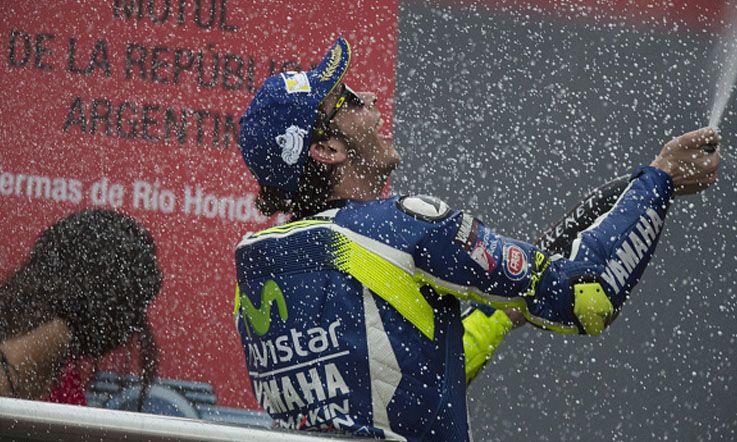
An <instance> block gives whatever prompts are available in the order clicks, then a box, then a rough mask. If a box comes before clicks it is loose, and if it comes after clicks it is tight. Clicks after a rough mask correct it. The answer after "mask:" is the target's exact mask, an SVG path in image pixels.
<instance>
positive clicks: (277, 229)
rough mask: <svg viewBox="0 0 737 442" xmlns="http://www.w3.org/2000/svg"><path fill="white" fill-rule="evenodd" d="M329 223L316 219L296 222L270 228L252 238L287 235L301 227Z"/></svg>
mask: <svg viewBox="0 0 737 442" xmlns="http://www.w3.org/2000/svg"><path fill="white" fill-rule="evenodd" d="M329 223H330V222H329V221H322V220H314V219H308V220H302V221H295V222H293V223H289V224H284V225H281V226H275V227H270V228H268V229H266V230H261V231H260V232H256V233H254V234H252V235H251V236H261V235H268V234H270V233H287V232H290V231H292V230H294V229H298V228H300V227H307V226H314V225H317V224H329Z"/></svg>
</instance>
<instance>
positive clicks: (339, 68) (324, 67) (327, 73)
mask: <svg viewBox="0 0 737 442" xmlns="http://www.w3.org/2000/svg"><path fill="white" fill-rule="evenodd" d="M350 64H351V45H349V44H348V41H346V39H345V38H343V37H338V39H337V40H336V41H335V43H334V44H333V46H332V47H331V48H330V49H329V50H328V52H327V54H325V57H324V58H323V59H322V61H321V62H320V64H319V65H317V67H316V68H315V69H313V70H311V71H309V72H308V73H307V75H308V76H309V77H310V83H311V84H312V85H313V86H314V91H315V95H316V97H317V98H318V99H319V100H320V101H322V100H324V99H325V97H327V96H328V95H329V94H330V92H332V91H333V89H335V87H336V86H337V85H338V84H340V82H341V80H343V77H344V76H345V74H346V72H348V66H349V65H350Z"/></svg>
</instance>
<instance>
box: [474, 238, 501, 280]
mask: <svg viewBox="0 0 737 442" xmlns="http://www.w3.org/2000/svg"><path fill="white" fill-rule="evenodd" d="M495 248H496V243H495V242H494V243H492V244H491V246H487V245H486V243H484V241H482V240H480V239H479V240H476V245H475V246H474V247H473V250H471V251H470V252H469V256H471V259H473V260H474V261H475V262H476V264H478V265H480V266H481V268H482V269H484V271H486V272H487V273H488V272H491V271H492V270H494V269H495V268H496V259H494V249H495Z"/></svg>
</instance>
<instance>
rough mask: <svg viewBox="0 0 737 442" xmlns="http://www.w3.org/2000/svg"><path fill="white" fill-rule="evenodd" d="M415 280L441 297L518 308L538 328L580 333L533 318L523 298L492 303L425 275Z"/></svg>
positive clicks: (471, 292)
mask: <svg viewBox="0 0 737 442" xmlns="http://www.w3.org/2000/svg"><path fill="white" fill-rule="evenodd" d="M415 280H416V281H418V283H420V284H423V285H425V284H426V285H429V286H430V287H432V288H433V290H435V291H436V292H437V293H439V294H441V295H452V296H455V297H456V298H459V299H463V300H470V301H473V302H476V303H478V304H485V305H489V306H492V307H494V308H495V309H497V310H504V309H507V308H511V307H513V308H516V309H518V310H520V311H521V312H522V314H524V316H525V319H526V320H527V322H529V323H531V324H535V325H536V326H538V327H542V328H545V329H548V330H551V331H554V332H556V333H561V334H574V333H578V328H577V327H576V326H565V325H561V324H557V323H555V322H552V321H546V320H544V319H541V318H536V317H534V316H532V315H531V314H530V312H529V310H527V302H525V300H524V299H522V298H510V299H508V300H505V301H492V300H490V299H488V298H485V297H483V296H482V295H480V294H479V293H476V292H474V291H471V290H469V291H468V292H460V291H457V290H453V289H451V288H449V287H445V286H443V285H440V284H438V282H436V281H435V280H432V279H430V278H428V277H427V276H425V275H424V274H416V275H415Z"/></svg>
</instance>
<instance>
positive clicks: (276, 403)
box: [235, 167, 673, 440]
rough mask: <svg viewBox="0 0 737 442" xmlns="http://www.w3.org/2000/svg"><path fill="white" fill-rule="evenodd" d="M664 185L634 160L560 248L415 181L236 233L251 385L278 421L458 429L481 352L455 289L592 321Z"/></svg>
mask: <svg viewBox="0 0 737 442" xmlns="http://www.w3.org/2000/svg"><path fill="white" fill-rule="evenodd" d="M672 192H673V185H672V181H671V179H670V177H669V176H668V175H667V174H665V173H664V172H662V171H660V170H658V169H655V168H651V167H644V168H639V169H638V170H637V171H635V173H633V176H632V180H631V182H630V185H629V186H628V187H627V189H626V190H625V191H624V193H623V194H622V196H621V197H620V198H619V200H618V201H617V203H616V204H615V205H614V207H613V208H612V209H611V210H610V211H609V212H607V213H606V214H604V215H602V216H601V217H599V218H598V219H597V220H596V221H595V222H594V223H593V224H592V225H591V226H590V227H589V228H588V229H586V230H584V231H583V232H581V234H579V236H578V238H577V239H576V240H575V241H574V243H573V247H572V251H571V254H570V256H569V257H568V258H564V257H562V256H560V255H557V254H553V255H551V254H549V253H547V252H546V251H544V250H540V249H539V248H537V247H535V246H533V245H530V244H527V243H524V242H521V241H516V240H513V239H510V238H506V237H504V236H501V235H497V234H496V233H495V232H494V231H493V230H492V229H491V228H490V227H488V226H486V225H484V224H483V223H482V222H480V221H479V220H477V219H475V218H474V217H472V216H470V215H468V214H467V213H464V212H461V211H457V210H451V209H450V208H448V207H447V205H446V204H445V203H443V202H442V201H440V200H437V199H435V198H431V197H425V196H419V197H417V196H411V197H402V198H399V197H394V198H389V199H383V200H376V201H370V202H358V201H344V202H341V203H340V204H337V205H338V206H339V207H334V208H331V209H329V210H326V211H324V212H322V213H320V214H318V215H316V216H313V217H310V218H305V219H301V220H297V221H294V222H291V223H288V224H285V225H281V226H277V227H272V228H270V229H266V230H263V231H261V232H257V233H250V234H247V235H246V236H245V237H244V238H243V240H242V241H241V242H240V244H239V245H238V247H237V250H236V272H237V286H236V306H235V319H236V326H237V328H238V331H239V333H240V335H241V338H242V341H243V347H244V351H245V356H246V363H247V366H248V371H249V375H250V378H251V381H252V383H253V391H254V393H255V395H256V398H257V400H258V401H259V403H260V404H261V405H262V406H263V408H264V409H265V410H266V411H267V412H268V413H269V414H270V415H271V416H272V418H273V419H274V422H275V424H276V425H277V426H282V427H286V428H298V429H313V430H336V431H345V432H349V433H352V434H356V435H366V436H372V437H386V438H393V439H406V440H466V439H468V437H469V436H468V433H469V426H468V419H467V410H466V378H467V376H469V375H472V373H469V372H470V371H472V370H473V369H474V367H476V368H475V369H477V368H478V365H479V364H475V365H474V364H472V363H471V362H470V361H471V360H472V359H473V355H469V354H466V353H464V322H462V317H461V311H460V301H461V300H470V301H472V302H474V303H478V304H479V305H485V306H491V307H494V308H499V309H501V308H506V307H518V308H520V309H521V310H522V311H523V312H524V314H525V317H526V319H527V320H528V321H529V322H531V323H533V324H535V325H537V326H540V327H543V328H547V329H550V330H553V331H557V332H561V333H581V334H591V335H597V334H599V333H601V331H602V330H603V329H604V328H605V327H606V326H607V325H608V324H609V323H610V322H611V321H612V319H613V318H614V317H615V316H616V314H617V313H618V312H619V310H620V308H621V307H622V304H623V302H624V301H625V299H626V297H627V295H628V294H629V292H630V291H631V289H632V287H633V286H634V285H635V284H636V282H637V281H638V279H639V278H640V276H641V274H642V272H643V271H644V269H645V267H646V265H647V263H648V262H649V260H650V257H651V255H652V253H653V251H654V249H655V246H656V243H657V240H658V238H659V235H660V232H661V229H662V227H663V222H664V218H665V214H666V211H667V208H668V205H669V203H670V199H671V196H672ZM507 321H508V319H507ZM479 324H481V322H477V323H476V332H477V333H478V332H481V333H483V330H482V329H479ZM506 325H508V326H510V327H511V324H506ZM506 325H505V326H506ZM482 328H483V327H482ZM466 331H467V330H466ZM472 340H473V339H471V341H472ZM466 341H468V340H466ZM465 344H466V345H465V347H466V351H467V352H469V351H474V350H473V348H472V347H473V345H469V342H465ZM471 344H472V342H471Z"/></svg>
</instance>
